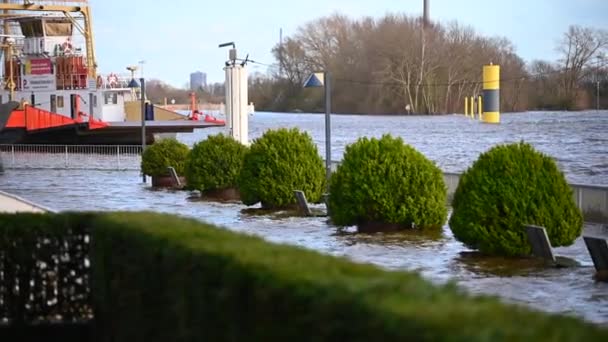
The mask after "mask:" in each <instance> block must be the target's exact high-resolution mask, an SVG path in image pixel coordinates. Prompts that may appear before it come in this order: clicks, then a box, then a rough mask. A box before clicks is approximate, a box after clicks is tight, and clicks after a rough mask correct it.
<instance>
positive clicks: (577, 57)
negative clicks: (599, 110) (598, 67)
mask: <svg viewBox="0 0 608 342" xmlns="http://www.w3.org/2000/svg"><path fill="white" fill-rule="evenodd" d="M606 50H608V32H606V31H605V30H598V29H592V28H584V27H580V26H570V27H569V28H568V31H567V32H566V33H565V34H564V37H563V38H562V40H561V42H560V43H559V46H558V47H557V51H558V52H559V53H560V54H561V57H560V60H559V62H560V64H561V67H562V68H563V69H564V73H563V76H562V81H561V91H562V94H563V95H565V96H567V97H568V98H570V99H571V104H574V103H575V102H576V98H577V96H578V85H579V84H580V82H581V81H582V80H583V78H585V77H586V76H587V73H588V72H589V71H590V70H591V68H590V64H591V63H592V60H593V59H594V57H596V56H597V55H599V54H600V53H602V52H604V51H606Z"/></svg>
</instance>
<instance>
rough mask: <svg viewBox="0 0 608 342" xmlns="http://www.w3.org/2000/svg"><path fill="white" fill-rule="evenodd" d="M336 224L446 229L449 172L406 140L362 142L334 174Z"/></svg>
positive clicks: (331, 201) (332, 206) (348, 149)
mask: <svg viewBox="0 0 608 342" xmlns="http://www.w3.org/2000/svg"><path fill="white" fill-rule="evenodd" d="M329 196H330V197H329V208H330V215H331V220H332V222H333V223H335V224H336V225H340V226H350V225H356V224H363V223H369V222H379V223H389V224H398V225H403V226H404V227H412V226H416V227H419V228H423V229H424V228H433V229H438V228H441V227H442V225H443V224H444V223H445V221H446V219H447V203H446V197H447V188H446V186H445V183H444V180H443V173H442V172H441V170H440V169H439V168H438V167H437V166H435V164H434V163H433V162H431V161H430V160H428V159H427V158H426V157H425V156H424V155H423V154H421V153H420V152H418V151H416V150H415V149H414V148H413V147H411V146H409V145H406V144H405V143H404V142H403V140H402V139H401V138H393V137H391V136H390V135H384V136H382V138H380V139H376V138H371V139H368V138H360V139H359V140H358V141H357V142H355V143H354V144H352V145H349V146H347V147H346V152H345V153H344V158H343V160H342V163H341V164H340V166H339V167H338V170H337V171H336V172H335V173H334V174H333V175H332V178H331V185H330V195H329Z"/></svg>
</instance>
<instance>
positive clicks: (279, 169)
mask: <svg viewBox="0 0 608 342" xmlns="http://www.w3.org/2000/svg"><path fill="white" fill-rule="evenodd" d="M238 185H239V190H240V192H241V200H242V201H243V203H244V204H246V205H253V204H256V203H258V202H262V207H264V208H268V209H280V208H285V207H289V206H292V205H295V204H296V199H295V196H294V194H293V191H294V190H302V191H304V194H305V195H306V198H307V199H308V200H309V201H310V202H313V203H314V202H319V201H320V199H321V196H322V195H323V192H324V186H325V167H324V166H323V159H321V156H320V155H319V152H318V150H317V146H316V145H315V144H314V142H313V141H312V138H311V137H310V136H309V135H308V133H306V132H300V131H299V130H298V129H297V128H292V129H286V128H281V129H278V130H268V131H266V132H265V133H264V135H262V136H261V137H260V138H258V139H255V140H254V141H253V144H252V145H251V148H250V150H249V153H247V154H246V155H245V161H244V164H243V169H242V171H241V174H240V175H239V178H238Z"/></svg>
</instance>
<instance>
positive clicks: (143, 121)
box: [139, 77, 146, 183]
mask: <svg viewBox="0 0 608 342" xmlns="http://www.w3.org/2000/svg"><path fill="white" fill-rule="evenodd" d="M139 82H140V84H141V157H142V158H143V157H144V151H145V150H146V83H145V80H144V78H143V77H142V78H140V79H139ZM141 176H142V181H143V182H144V183H145V182H146V174H145V173H144V172H143V170H142V172H141Z"/></svg>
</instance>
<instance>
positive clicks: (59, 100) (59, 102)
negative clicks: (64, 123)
mask: <svg viewBox="0 0 608 342" xmlns="http://www.w3.org/2000/svg"><path fill="white" fill-rule="evenodd" d="M57 108H63V96H57Z"/></svg>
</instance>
